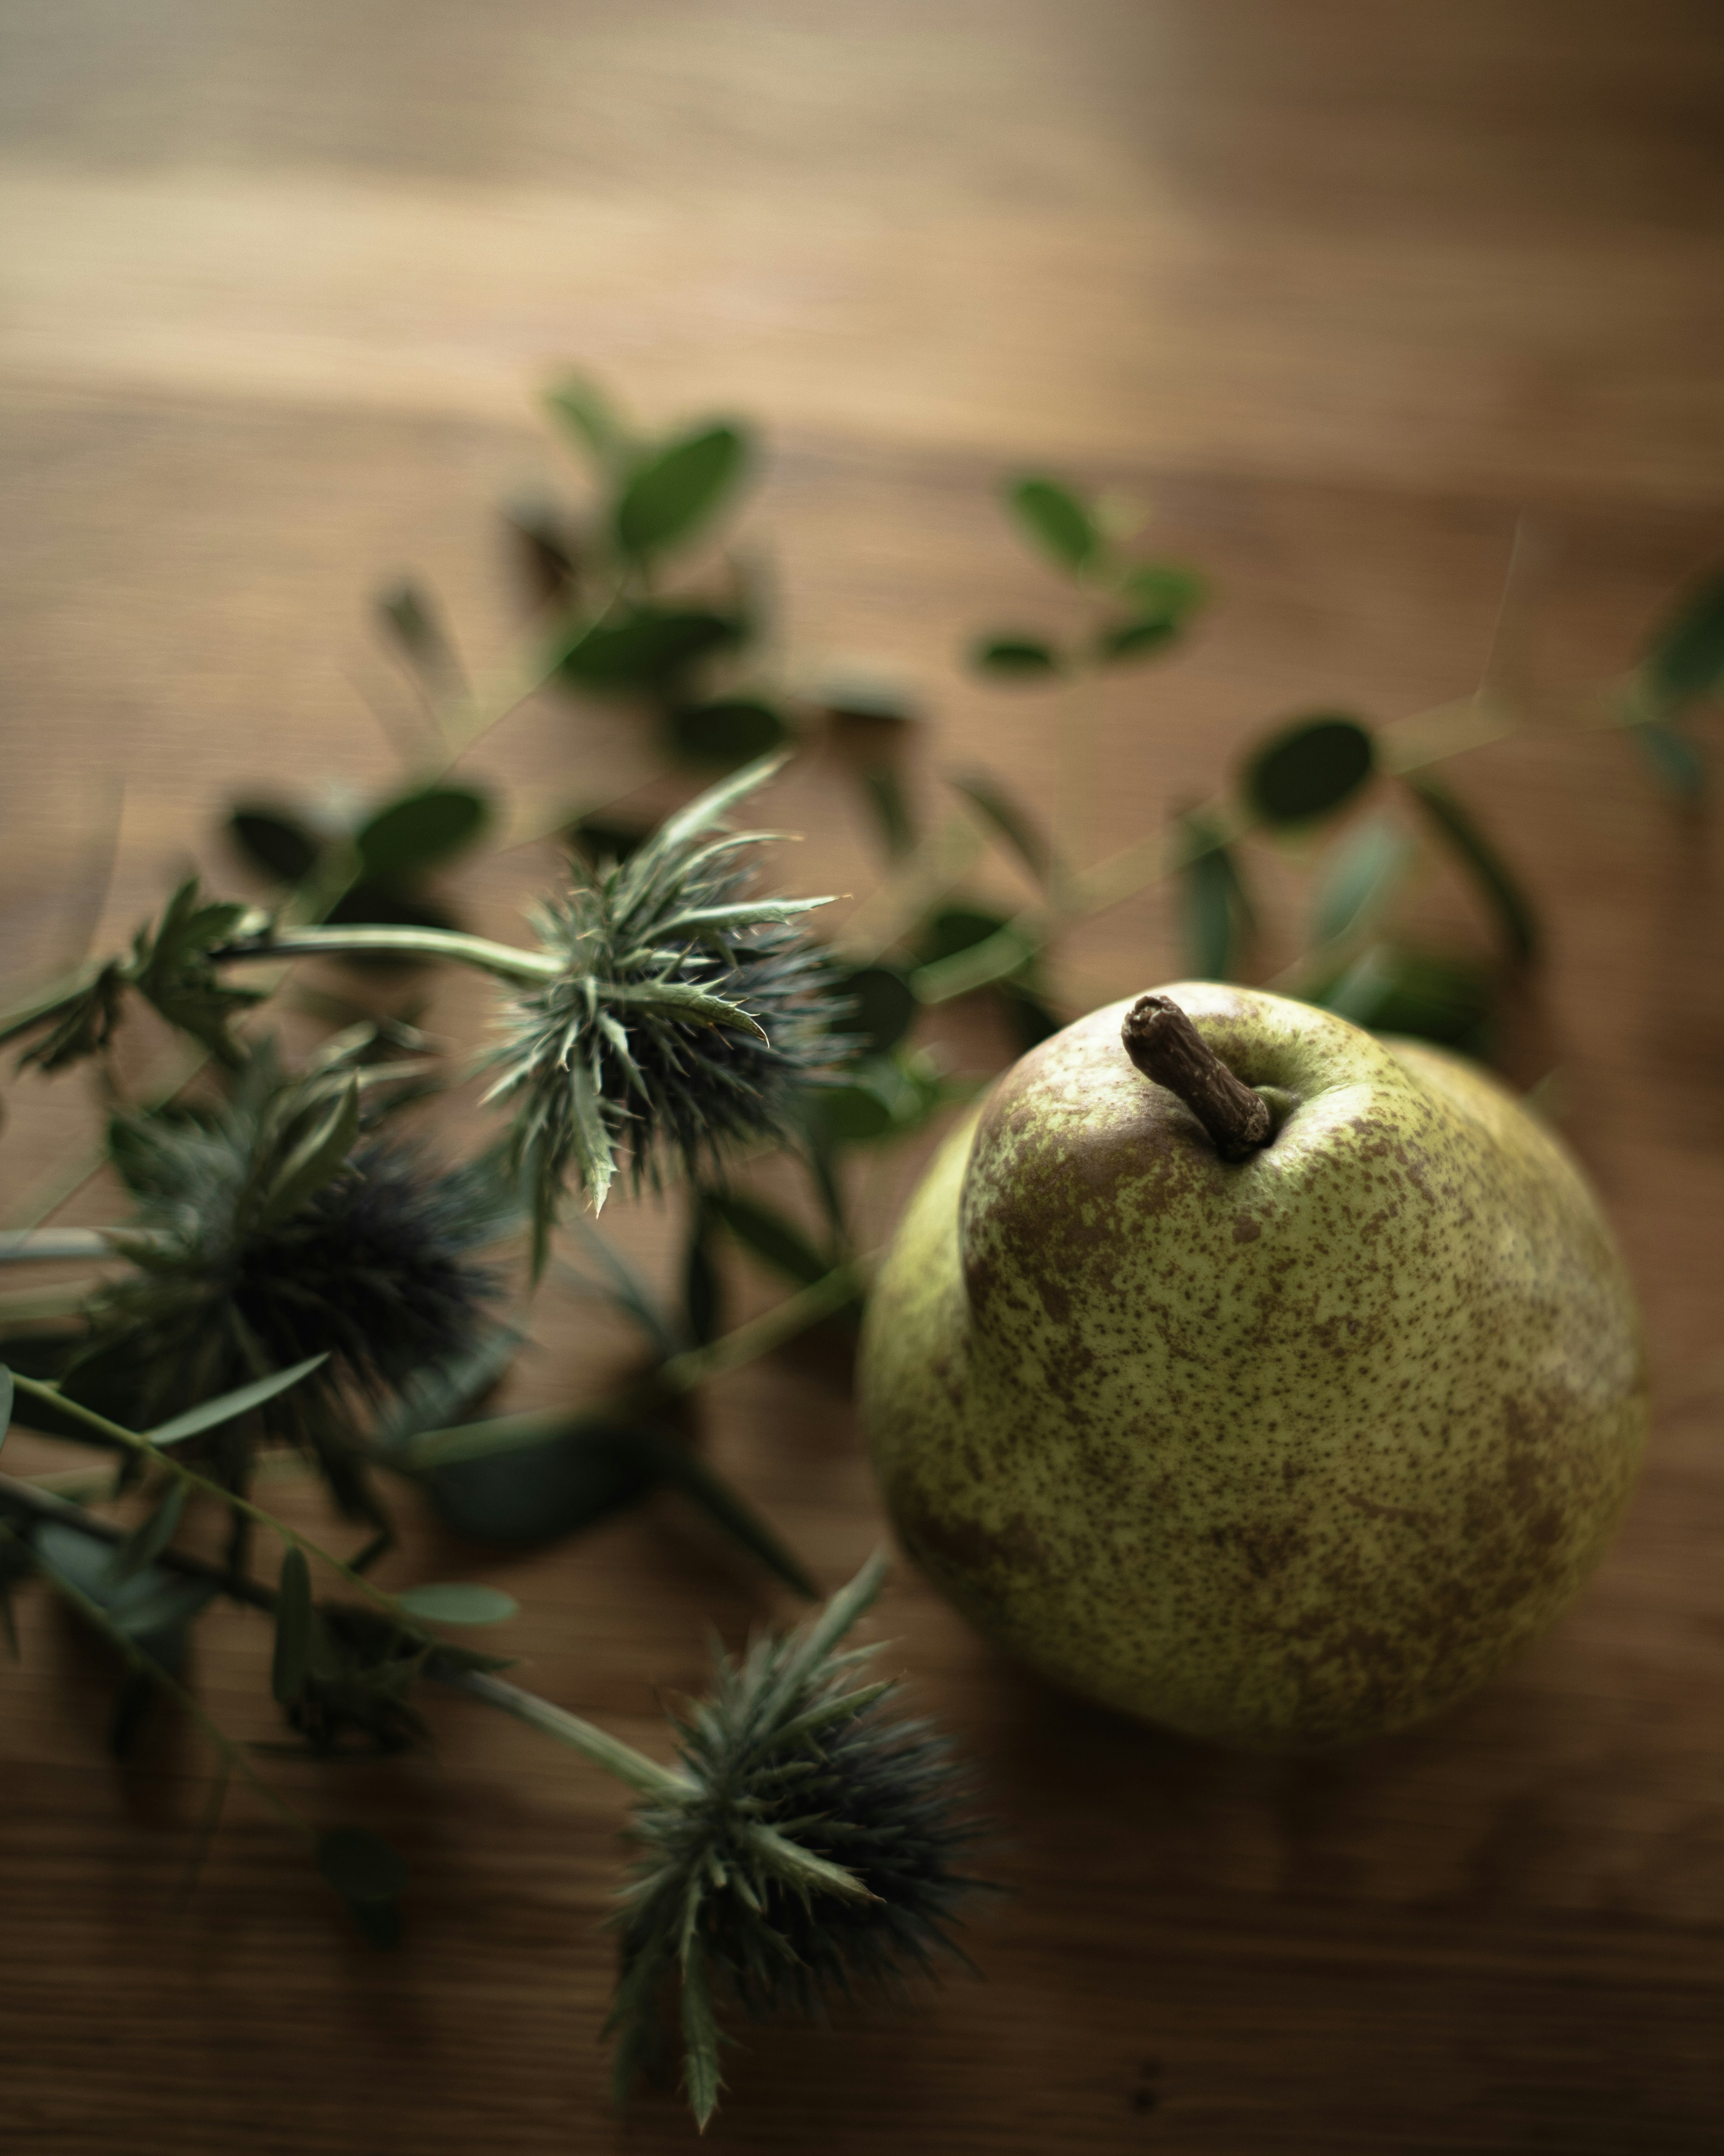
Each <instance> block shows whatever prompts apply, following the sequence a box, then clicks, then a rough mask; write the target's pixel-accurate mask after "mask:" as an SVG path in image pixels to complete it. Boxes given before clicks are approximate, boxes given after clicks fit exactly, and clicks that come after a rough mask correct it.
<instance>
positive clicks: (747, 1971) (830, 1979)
mask: <svg viewBox="0 0 1724 2156" xmlns="http://www.w3.org/2000/svg"><path fill="white" fill-rule="evenodd" d="M884 1576H885V1565H884V1563H883V1561H882V1560H880V1559H879V1558H875V1560H874V1561H873V1562H872V1563H870V1565H868V1566H867V1567H866V1568H865V1569H864V1571H863V1572H861V1573H859V1575H858V1576H857V1578H855V1579H854V1580H853V1581H852V1582H851V1584H850V1585H849V1587H847V1588H845V1589H844V1590H843V1591H842V1592H841V1593H840V1594H838V1595H837V1596H835V1597H834V1599H833V1600H832V1601H831V1602H830V1603H829V1604H828V1605H827V1607H826V1608H825V1609H824V1610H823V1611H822V1612H821V1613H820V1614H819V1615H818V1617H816V1618H815V1619H814V1620H813V1621H812V1623H810V1624H809V1625H807V1626H806V1627H805V1628H804V1629H803V1630H801V1631H799V1632H797V1633H794V1634H792V1635H790V1636H788V1638H770V1639H764V1640H757V1642H756V1643H755V1644H754V1645H752V1647H751V1648H750V1649H749V1650H748V1651H747V1654H746V1655H743V1656H742V1657H741V1660H740V1661H731V1660H728V1659H726V1658H724V1657H722V1656H721V1658H720V1659H719V1661H718V1665H717V1671H716V1677H715V1681H714V1683H713V1686H712V1689H711V1691H710V1693H709V1694H708V1695H707V1697H706V1699H705V1700H704V1701H702V1702H700V1703H699V1704H697V1705H695V1706H694V1707H691V1708H690V1709H689V1710H688V1712H686V1713H685V1714H684V1715H682V1716H680V1717H675V1726H676V1729H677V1734H678V1739H679V1742H678V1753H679V1756H680V1766H681V1774H680V1783H681V1784H682V1786H681V1787H680V1789H675V1790H672V1789H670V1787H668V1786H667V1788H666V1789H664V1791H663V1792H662V1793H659V1792H654V1794H649V1796H648V1797H647V1798H646V1799H644V1801H643V1802H642V1803H641V1804H639V1806H638V1808H637V1809H636V1811H635V1815H634V1826H633V1830H632V1838H633V1839H634V1840H635V1841H637V1842H638V1843H639V1845H641V1847H642V1851H643V1855H642V1857H641V1860H640V1861H639V1865H638V1866H637V1867H636V1870H635V1873H634V1878H633V1880H632V1881H631V1883H630V1884H629V1887H628V1888H627V1890H626V1892H625V1897H624V1906H623V1910H622V1911H621V1912H620V1913H619V1915H618V1918H617V1919H616V1921H617V1922H618V1927H619V1928H620V1930H621V1933H622V1968H621V1973H620V1976H619V1979H618V1986H617V1994H616V1999H615V2001H614V2004H613V2008H612V2011H611V2016H610V2021H609V2024H608V2025H609V2027H610V2028H611V2029H613V2030H615V2031H616V2032H617V2035H618V2047H617V2057H616V2066H615V2079H616V2084H617V2088H618V2094H619V2095H620V2094H621V2093H623V2092H624V2091H626V2089H627V2088H628V2087H629V2084H630V2082H632V2081H633V2079H634V2075H635V2072H636V2071H637V2070H638V2069H639V2067H640V2066H641V2065H642V2064H643V2063H644V2061H645V2059H646V2057H647V2056H648V2055H649V2051H650V2050H651V2047H652V2039H653V2034H654V2024H655V2017H656V2002H657V1999H658V1995H659V1992H660V1989H661V1988H662V1986H663V1984H664V1979H666V1978H667V1977H668V1976H669V1975H670V1973H671V1971H672V1970H673V1969H675V1971H676V1972H677V1973H678V1974H679V1975H680V1987H681V2019H682V2030H683V2039H684V2051H685V2059H684V2071H685V2082H686V2086H687V2090H688V2097H689V2102H690V2105H691V2107H692V2108H693V2110H694V2112H695V2117H696V2118H697V2119H698V2120H699V2122H700V2124H701V2125H702V2126H703V2127H704V2126H705V2125H706V2121H707V2119H708V2118H709V2117H711V2114H712V2112H713V2110H714V2108H715V2107H716V2104H717V2102H718V2092H719V2088H720V2086H721V2083H720V2077H719V2071H718V2047H719V2043H720V2040H721V2039H720V2035H719V2031H718V2027H717V2022H716V2015H715V2004H714V2002H715V1994H729V1995H730V1996H731V1998H733V1999H735V2000H736V2003H737V2004H738V2005H740V2006H741V2009H742V2010H743V2012H744V2013H745V2014H747V2015H750V2016H754V2017H758V2016H761V2015H765V2014H767V2013H769V2012H772V2011H773V2010H778V2009H781V2008H785V2007H788V2008H791V2009H793V2010H801V2011H803V2012H804V2013H809V2012H814V2011H818V2010H819V2009H820V2008H821V2007H823V2006H824V2005H826V2004H827V2003H829V2002H830V2001H832V2000H834V1999H850V1998H852V1997H854V1994H856V1993H857V1992H858V1991H867V1990H875V1991H878V1990H881V1989H885V1990H887V1991H892V1990H895V1989H897V1988H898V1986H899V1985H900V1983H901V1981H902V1979H904V1977H905V1976H906V1975H908V1974H916V1973H929V1972H931V1969H932V1968H933V1965H934V1963H935V1961H936V1957H938V1956H939V1955H940V1954H942V1953H955V1954H957V1955H958V1956H959V1958H963V1957H962V1950H961V1949H960V1948H958V1947H957V1945H956V1943H954V1941H953V1939H952V1934H951V1927H952V1923H953V1922H954V1910H955V1907H956V1905H957V1903H958V1902H960V1901H961V1900H962V1897H963V1896H964V1895H965V1894H966V1893H967V1892H970V1891H971V1890H972V1889H973V1888H975V1887H976V1886H977V1885H978V1884H979V1883H980V1882H979V1881H975V1880H972V1879H969V1878H967V1877H965V1876H963V1875H962V1873H961V1872H960V1871H957V1869H956V1868H955V1866H956V1865H957V1862H958V1861H959V1860H960V1858H961V1856H962V1853H963V1851H965V1850H966V1849H967V1847H968V1846H969V1845H971V1844H972V1842H973V1841H974V1840H975V1839H976V1836H977V1827H976V1826H975V1825H974V1824H973V1823H972V1822H969V1821H967V1820H964V1819H962V1817H960V1816H959V1815H958V1812H957V1809H956V1807H957V1804H958V1803H959V1801H960V1800H961V1799H962V1796H963V1795H964V1794H965V1792H966V1789H967V1783H966V1780H965V1779H964V1778H963V1776H962V1774H960V1773H959V1771H958V1770H957V1768H956V1767H955V1765H954V1763H953V1761H952V1756H951V1747H950V1744H949V1743H948V1741H947V1739H946V1738H943V1737H942V1736H940V1735H938V1734H936V1732H935V1731H934V1730H933V1728H932V1727H931V1725H930V1724H929V1723H928V1722H926V1721H903V1720H895V1719H893V1718H891V1717H889V1716H888V1715H886V1714H885V1713H884V1712H882V1707H883V1705H884V1702H885V1698H886V1696H887V1694H888V1693H889V1692H890V1691H891V1690H892V1689H893V1687H892V1686H891V1685H890V1684H889V1683H873V1684H870V1683H864V1684H860V1685H859V1684H857V1683H856V1681H855V1679H856V1676H857V1674H858V1669H859V1665H860V1664H861V1663H863V1662H865V1661H866V1660H867V1659H868V1658H869V1657H870V1655H873V1654H875V1652H876V1651H877V1650H876V1649H875V1648H873V1647H863V1648H859V1649H854V1650H850V1651H849V1652H840V1651H839V1641H840V1640H842V1638H843V1637H844V1634H845V1633H846V1632H847V1631H848V1630H849V1628H850V1626H851V1625H853V1624H854V1621H855V1620H856V1619H857V1618H858V1617H859V1615H860V1614H861V1613H862V1611H863V1610H864V1609H866V1607H867V1606H868V1604H870V1602H871V1601H872V1600H873V1599H874V1598H875V1594H878V1592H879V1590H880V1582H881V1580H882V1579H883V1578H884Z"/></svg>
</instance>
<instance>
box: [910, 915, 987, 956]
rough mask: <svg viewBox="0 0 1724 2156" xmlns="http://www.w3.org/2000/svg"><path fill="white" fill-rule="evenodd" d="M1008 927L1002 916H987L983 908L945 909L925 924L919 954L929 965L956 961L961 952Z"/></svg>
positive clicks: (919, 943)
mask: <svg viewBox="0 0 1724 2156" xmlns="http://www.w3.org/2000/svg"><path fill="white" fill-rule="evenodd" d="M1005 925H1006V924H1005V922H1004V921H1003V920H1002V919H1001V918H1000V916H999V915H998V914H997V913H985V912H983V911H982V909H981V908H980V907H979V906H942V907H941V908H940V910H939V911H938V912H936V913H935V914H933V915H931V916H930V917H929V919H928V921H926V923H925V925H924V927H923V929H922V932H921V938H920V941H919V942H918V944H917V954H918V956H919V957H920V958H921V962H922V963H923V964H924V965H925V966H927V965H935V964H937V963H938V962H939V961H940V960H941V959H942V958H955V957H957V954H958V952H960V951H968V950H971V949H972V948H973V947H974V946H975V945H977V943H985V942H987V941H988V937H990V936H993V935H997V934H998V932H999V931H1000V930H1001V929H1002V928H1003V927H1005Z"/></svg>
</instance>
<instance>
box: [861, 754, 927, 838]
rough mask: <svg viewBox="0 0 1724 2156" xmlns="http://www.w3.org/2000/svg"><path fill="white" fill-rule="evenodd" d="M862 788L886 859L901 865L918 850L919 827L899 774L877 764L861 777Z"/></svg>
mask: <svg viewBox="0 0 1724 2156" xmlns="http://www.w3.org/2000/svg"><path fill="white" fill-rule="evenodd" d="M862 784H863V786H864V788H865V790H866V792H867V794H868V800H869V805H870V808H872V809H873V810H874V819H875V823H876V824H878V826H879V828H880V838H881V839H882V841H883V842H884V844H885V850H886V859H887V860H892V861H901V860H903V859H904V858H905V856H906V855H907V854H911V853H913V852H914V851H915V850H916V824H915V820H914V819H913V818H912V817H911V813H910V803H908V801H906V798H905V797H904V788H903V785H902V783H901V782H900V779H899V777H898V774H897V773H896V772H895V771H894V770H893V768H892V767H891V766H890V764H888V763H876V764H875V765H874V766H873V767H871V768H870V769H869V770H867V771H865V772H864V773H862Z"/></svg>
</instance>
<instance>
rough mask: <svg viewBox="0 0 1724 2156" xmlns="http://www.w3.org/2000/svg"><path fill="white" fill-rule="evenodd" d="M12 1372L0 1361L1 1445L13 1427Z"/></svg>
mask: <svg viewBox="0 0 1724 2156" xmlns="http://www.w3.org/2000/svg"><path fill="white" fill-rule="evenodd" d="M12 1398H13V1383H12V1373H11V1371H10V1370H8V1368H6V1367H5V1365H4V1364H3V1363H0V1445H4V1444H5V1442H6V1433H7V1431H8V1430H10V1429H11V1427H12Z"/></svg>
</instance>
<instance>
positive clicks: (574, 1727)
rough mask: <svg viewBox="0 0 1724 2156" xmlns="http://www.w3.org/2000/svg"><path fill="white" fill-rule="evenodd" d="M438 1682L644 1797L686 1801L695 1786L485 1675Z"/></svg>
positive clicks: (467, 1673)
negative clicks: (523, 1725) (559, 1746)
mask: <svg viewBox="0 0 1724 2156" xmlns="http://www.w3.org/2000/svg"><path fill="white" fill-rule="evenodd" d="M440 1681H441V1682H443V1683H444V1684H447V1685H450V1686H453V1687H454V1689H455V1690H456V1691H464V1692H465V1693H467V1694H468V1696H469V1697H470V1698H473V1699H477V1700H483V1701H484V1702H485V1705H486V1706H487V1707H496V1708H498V1709H500V1711H501V1712H503V1713H505V1714H512V1715H513V1716H514V1717H515V1718H516V1721H517V1722H526V1724H527V1726H528V1727H530V1728H532V1729H536V1730H538V1731H539V1732H541V1734H542V1735H544V1736H546V1737H553V1738H556V1740H557V1743H559V1744H567V1746H568V1747H569V1748H570V1749H571V1750H572V1751H575V1752H578V1753H580V1754H581V1757H582V1758H583V1759H587V1760H589V1761H590V1762H591V1763H592V1764H593V1766H595V1767H600V1768H603V1770H604V1772H605V1773H606V1774H614V1775H615V1776H616V1777H617V1779H618V1781H621V1782H626V1783H627V1784H629V1787H630V1788H631V1789H639V1791H640V1792H641V1794H642V1795H644V1796H649V1797H686V1796H687V1795H688V1794H689V1793H690V1790H691V1789H693V1787H694V1784H693V1783H692V1782H690V1779H689V1778H688V1776H687V1775H686V1774H678V1773H677V1772H676V1770H675V1768H672V1767H661V1766H660V1765H659V1763H658V1762H657V1760H655V1759H649V1758H648V1757H647V1756H646V1754H645V1753H644V1752H637V1751H636V1750H635V1748H634V1746H633V1745H632V1744H625V1743H623V1741H622V1740H621V1738H616V1737H611V1736H608V1735H607V1734H606V1732H604V1731H603V1729H600V1728H598V1727H596V1726H595V1725H594V1724H593V1722H584V1721H582V1718H581V1717H580V1716H579V1715H578V1714H571V1713H569V1712H568V1711H567V1709H566V1708H564V1707H553V1706H552V1704H551V1702H550V1701H549V1700H544V1699H541V1698H540V1697H538V1695H537V1694H536V1693H535V1692H530V1691H522V1690H521V1686H519V1685H512V1684H508V1683H505V1681H504V1680H503V1679H502V1678H500V1677H495V1676H491V1675H490V1673H489V1672H488V1671H484V1670H460V1671H449V1672H448V1673H447V1674H446V1675H444V1676H441V1678H440Z"/></svg>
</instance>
